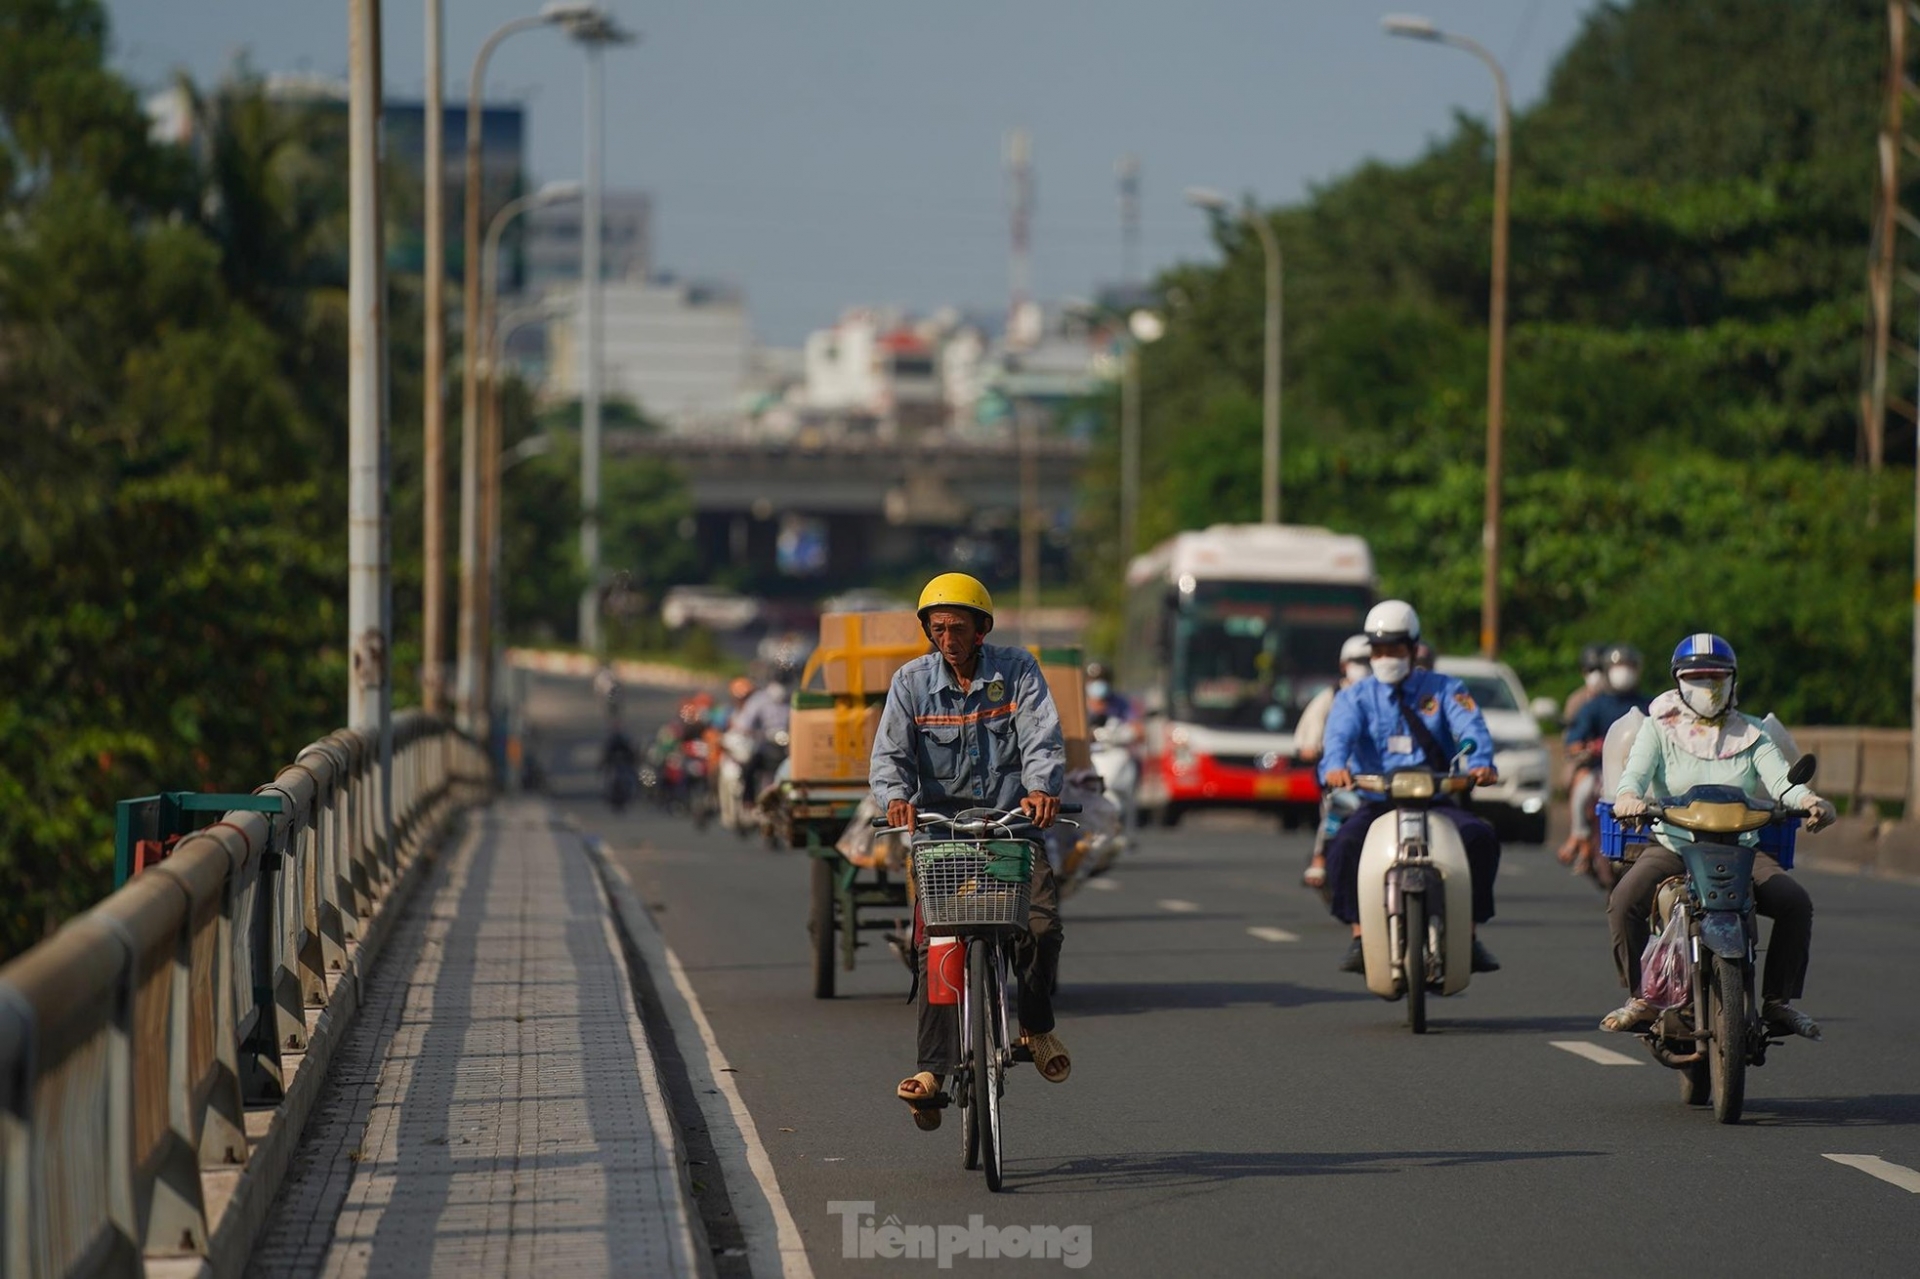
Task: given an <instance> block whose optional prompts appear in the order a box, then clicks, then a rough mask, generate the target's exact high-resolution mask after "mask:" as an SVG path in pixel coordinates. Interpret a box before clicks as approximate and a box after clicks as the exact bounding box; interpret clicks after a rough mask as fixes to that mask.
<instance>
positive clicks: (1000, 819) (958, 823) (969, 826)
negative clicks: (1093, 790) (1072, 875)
mask: <svg viewBox="0 0 1920 1279" xmlns="http://www.w3.org/2000/svg"><path fill="white" fill-rule="evenodd" d="M1080 811H1081V807H1080V805H1078V804H1062V805H1060V812H1061V813H1062V814H1063V815H1064V814H1067V813H1077V812H1080ZM913 817H914V823H915V825H916V826H920V825H936V824H937V825H941V826H945V827H947V828H948V829H949V830H954V831H960V832H962V833H967V834H974V833H978V832H980V831H985V830H989V829H991V828H992V827H995V826H1000V827H1005V826H1010V825H1014V824H1019V825H1022V826H1033V822H1032V820H1031V819H1030V818H1028V816H1027V814H1026V812H1025V811H1024V810H1022V809H1019V808H1009V809H1007V810H1006V811H1005V812H1003V813H995V814H993V815H992V816H989V817H971V818H968V819H966V820H965V821H962V820H961V819H960V818H958V817H949V816H947V815H946V814H945V813H922V812H918V811H916V812H915V813H914V815H913ZM867 824H868V825H870V826H872V827H873V828H874V829H875V830H884V831H904V830H906V829H907V828H906V827H905V826H895V825H893V824H892V823H891V822H889V821H888V820H887V819H886V818H885V817H875V818H872V819H870V820H869V821H868V823H867ZM1061 824H1062V825H1066V826H1074V827H1077V826H1079V825H1080V823H1079V822H1064V823H1061ZM1034 829H1036V830H1038V829H1039V827H1034Z"/></svg>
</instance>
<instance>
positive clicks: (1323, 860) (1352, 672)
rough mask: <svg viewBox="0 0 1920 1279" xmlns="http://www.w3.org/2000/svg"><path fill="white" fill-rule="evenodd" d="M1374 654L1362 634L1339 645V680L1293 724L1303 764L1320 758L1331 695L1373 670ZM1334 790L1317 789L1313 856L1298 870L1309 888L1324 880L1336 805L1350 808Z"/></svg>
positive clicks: (1319, 694) (1296, 748)
mask: <svg viewBox="0 0 1920 1279" xmlns="http://www.w3.org/2000/svg"><path fill="white" fill-rule="evenodd" d="M1372 656H1373V645H1372V644H1371V643H1370V642H1369V641H1368V639H1367V637H1366V636H1365V635H1350V636H1348V637H1347V642H1346V643H1344V644H1342V645H1341V646H1340V682H1339V683H1338V684H1329V685H1327V687H1325V688H1323V689H1321V690H1320V691H1319V692H1317V693H1315V694H1314V695H1313V700H1312V701H1310V702H1308V703H1307V704H1306V706H1305V708H1304V709H1302V710H1301V712H1300V722H1299V723H1297V724H1295V725H1294V726H1293V753H1294V755H1295V757H1296V758H1298V759H1299V760H1300V762H1301V763H1303V764H1317V763H1319V762H1320V751H1321V747H1322V745H1323V744H1324V742H1325V740H1326V734H1327V715H1328V713H1329V712H1330V711H1332V709H1333V698H1334V695H1335V694H1336V693H1338V692H1339V691H1340V690H1341V689H1343V688H1348V687H1351V686H1352V685H1354V684H1358V683H1359V682H1360V681H1361V680H1363V679H1365V678H1366V677H1367V676H1368V675H1371V674H1372V673H1373V672H1372V670H1371V669H1370V668H1369V667H1368V665H1367V660H1368V659H1369V658H1371V657H1372ZM1335 794H1336V792H1334V791H1330V790H1323V791H1322V792H1321V793H1320V825H1319V827H1318V828H1317V829H1316V830H1315V832H1314V836H1313V856H1312V857H1311V858H1309V859H1308V861H1307V869H1306V870H1305V871H1304V872H1303V873H1302V874H1301V876H1300V882H1301V883H1303V884H1305V885H1306V886H1307V887H1308V888H1322V887H1324V886H1325V885H1326V882H1327V828H1328V823H1329V822H1330V820H1331V814H1332V812H1333V811H1335V809H1336V806H1341V807H1344V808H1346V809H1347V810H1348V811H1351V805H1350V804H1348V803H1347V801H1346V800H1343V799H1336V798H1335Z"/></svg>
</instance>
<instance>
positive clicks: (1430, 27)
mask: <svg viewBox="0 0 1920 1279" xmlns="http://www.w3.org/2000/svg"><path fill="white" fill-rule="evenodd" d="M1380 25H1381V26H1382V27H1383V28H1385V29H1386V32H1387V34H1388V35H1396V36H1405V37H1407V38H1408V39H1410V40H1427V41H1431V42H1432V43H1434V44H1448V45H1452V46H1453V47H1454V48H1456V49H1464V50H1466V51H1467V52H1468V53H1471V54H1472V55H1473V56H1474V57H1476V58H1478V59H1480V61H1481V62H1483V63H1485V64H1486V67H1487V70H1489V71H1491V72H1492V73H1493V88H1494V95H1495V98H1496V100H1497V101H1498V105H1499V117H1498V126H1497V129H1496V131H1495V133H1494V157H1493V284H1492V288H1491V293H1492V297H1491V299H1490V300H1489V302H1488V305H1487V515H1486V524H1485V526H1484V528H1483V529H1482V531H1481V541H1482V543H1483V544H1484V546H1485V548H1486V557H1487V564H1486V580H1485V581H1484V582H1483V583H1482V584H1481V593H1480V655H1481V656H1482V657H1493V656H1495V655H1496V654H1498V652H1499V650H1500V438H1501V429H1502V422H1503V417H1504V414H1505V412H1506V398H1507V381H1506V361H1507V200H1508V194H1509V192H1510V190H1511V187H1512V180H1513V145H1512V133H1513V110H1512V105H1511V102H1510V100H1509V97H1508V93H1507V73H1506V72H1505V71H1504V70H1502V69H1501V67H1500V63H1499V62H1498V61H1497V60H1496V59H1495V58H1494V56H1493V55H1492V54H1491V53H1488V52H1487V50H1486V47H1485V46H1484V45H1482V44H1480V43H1479V42H1478V41H1476V40H1470V39H1468V38H1467V37H1466V36H1461V35H1454V34H1452V33H1450V32H1447V31H1442V30H1441V29H1440V28H1439V27H1436V26H1435V25H1434V24H1433V23H1432V22H1431V21H1430V20H1428V19H1426V18H1420V17H1415V16H1413V15H1411V14H1389V15H1387V16H1386V17H1384V18H1382V19H1381V20H1380Z"/></svg>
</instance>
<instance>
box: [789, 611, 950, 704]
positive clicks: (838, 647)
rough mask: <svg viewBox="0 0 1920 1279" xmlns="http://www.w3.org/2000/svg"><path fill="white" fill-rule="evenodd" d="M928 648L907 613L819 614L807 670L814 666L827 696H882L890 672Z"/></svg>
mask: <svg viewBox="0 0 1920 1279" xmlns="http://www.w3.org/2000/svg"><path fill="white" fill-rule="evenodd" d="M929 648H930V646H929V645H928V643H927V637H926V634H925V633H924V632H923V631H921V629H920V619H919V617H918V616H916V615H915V614H913V613H823V614H822V615H821V617H820V651H819V653H818V654H817V655H816V658H815V662H814V663H809V665H810V666H813V665H815V664H817V667H818V670H819V672H820V676H821V678H822V679H823V680H824V681H825V688H826V690H827V692H829V693H854V694H859V695H868V694H873V693H879V694H882V695H884V694H885V693H886V691H887V685H888V684H890V683H892V681H893V675H894V672H895V671H897V670H899V669H900V668H901V667H902V666H905V665H906V664H907V663H908V662H911V661H912V660H913V659H914V658H916V657H919V656H920V655H922V654H923V653H926V652H928V651H929ZM809 683H812V681H811V680H809Z"/></svg>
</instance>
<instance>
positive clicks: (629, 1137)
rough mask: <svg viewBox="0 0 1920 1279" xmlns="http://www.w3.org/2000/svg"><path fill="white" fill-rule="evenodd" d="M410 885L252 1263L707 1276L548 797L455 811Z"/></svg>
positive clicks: (575, 852) (403, 1271) (606, 938)
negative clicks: (460, 817) (439, 846)
mask: <svg viewBox="0 0 1920 1279" xmlns="http://www.w3.org/2000/svg"><path fill="white" fill-rule="evenodd" d="M422 889H423V891H422V892H421V893H420V894H419V895H417V896H416V897H415V899H414V901H413V903H412V904H411V906H410V907H409V908H408V910H407V913H406V915H405V916H404V917H403V918H402V919H401V920H400V924H399V928H398V929H397V930H396V931H395V933H394V935H393V937H392V938H391V940H390V941H389V943H388V945H389V949H388V952H387V954H386V955H385V956H384V957H383V959H382V961H381V964H380V966H379V968H378V970H377V971H376V972H375V974H374V976H373V979H372V981H371V982H370V983H369V987H368V990H367V993H366V995H365V997H364V1000H363V1007H362V1009H361V1013H360V1017H359V1020H358V1021H357V1023H356V1024H355V1025H354V1027H353V1029H352V1032H351V1033H350V1034H349V1036H348V1038H347V1039H346V1041H345V1042H344V1043H343V1044H342V1045H341V1049H340V1052H339V1054H338V1055H337V1056H336V1058H335V1059H334V1064H333V1071H332V1077H331V1078H329V1079H328V1081H327V1087H326V1091H325V1093H324V1094H323V1095H322V1097H321V1099H320V1102H319V1104H318V1106H317V1107H316V1108H315V1111H314V1114H313V1118H312V1119H311V1121H310V1122H309V1124H308V1127H307V1131H306V1133H305V1134H304V1136H303V1138H302V1140H301V1143H300V1147H299V1150H298V1151H297V1153H296V1154H295V1156H294V1161H293V1168H292V1170H291V1171H290V1173H289V1175H288V1179H287V1182H286V1184H285V1186H284V1187H283V1188H282V1190H281V1194H280V1197H279V1199H278V1200H277V1201H276V1202H275V1203H274V1206H273V1211H272V1213H271V1216H270V1218H269V1224H268V1226H267V1229H266V1230H265V1232H264V1233H263V1235H262V1237H261V1240H260V1243H259V1245H258V1247H257V1248H256V1249H255V1252H254V1256H253V1260H252V1264H251V1266H250V1269H249V1273H250V1274H254V1275H260V1276H273V1277H274V1279H280V1277H282V1276H308V1275H328V1276H337V1275H349V1276H360V1275H406V1276H409V1279H418V1277H419V1276H426V1275H440V1274H446V1275H455V1274H458V1275H461V1276H463V1277H477V1276H481V1275H486V1276H493V1275H528V1274H532V1273H534V1269H535V1267H536V1265H537V1266H538V1267H539V1268H540V1269H542V1270H545V1271H547V1272H549V1273H563V1274H566V1275H568V1276H569V1277H571V1276H574V1275H616V1274H617V1275H642V1274H644V1275H697V1274H703V1273H707V1272H708V1270H709V1268H710V1267H709V1259H708V1258H707V1256H706V1250H705V1246H704V1234H703V1232H702V1231H701V1230H700V1228H699V1226H698V1217H697V1215H696V1213H695V1211H694V1209H693V1207H692V1204H691V1195H690V1193H689V1191H688V1186H687V1181H686V1178H685V1175H684V1168H683V1155H682V1153H681V1149H680V1145H679V1141H678V1138H677V1135H676V1133H675V1131H674V1129H673V1126H672V1122H671V1119H670V1116H669V1111H668V1105H667V1101H666V1098H665V1096H664V1095H663V1093H662V1091H661V1085H660V1081H659V1075H658V1072H657V1070H656V1068H655V1064H654V1060H653V1056H652V1053H651V1050H650V1049H649V1047H648V1044H647V1041H646V1038H645V1036H644V1034H643V1033H642V1031H641V1027H640V1022H639V1017H638V1013H637V1011H636V1008H635V1004H634V997H633V990H632V987H631V985H630V983H629V980H628V975H627V971H626V966H625V961H624V959H623V957H622V953H621V949H620V946H619V945H618V943H617V939H616V937H615V934H614V931H613V923H612V913H611V911H610V909H609V907H608V904H607V900H606V897H605V895H604V892H603V891H602V888H601V885H600V883H599V880H598V878H597V876H596V873H595V870H594V864H593V862H592V861H591V860H590V857H589V854H588V852H587V850H586V848H585V847H584V846H583V844H582V842H581V840H580V837H579V836H578V835H576V834H575V833H573V832H572V831H571V830H569V829H567V828H566V827H564V826H562V825H560V824H559V823H558V822H557V821H556V819H555V818H554V817H553V815H552V814H551V812H550V811H549V810H548V808H547V806H546V805H545V804H544V803H538V802H517V803H516V802H506V803H502V804H499V805H496V806H495V807H493V808H492V809H489V810H486V811H483V812H478V813H476V814H474V815H473V817H472V818H470V819H469V830H468V833H467V835H466V837H465V838H464V839H463V840H462V841H461V843H460V845H459V846H458V847H457V848H456V849H454V850H453V851H452V852H451V853H450V855H448V856H446V857H445V858H444V861H443V863H442V864H441V865H440V866H438V867H436V868H435V869H434V872H433V877H432V879H430V880H429V881H428V882H427V883H425V884H423V885H422Z"/></svg>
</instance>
